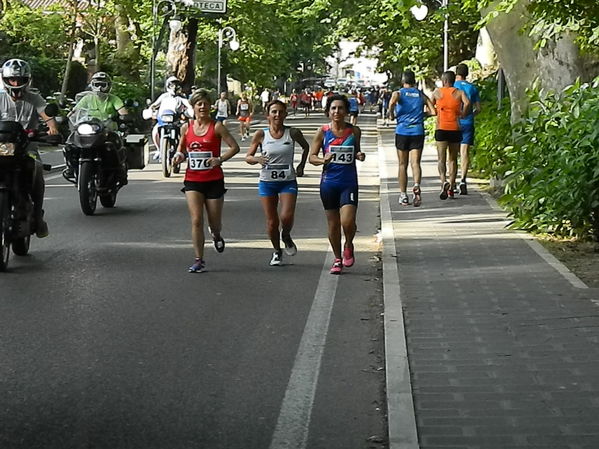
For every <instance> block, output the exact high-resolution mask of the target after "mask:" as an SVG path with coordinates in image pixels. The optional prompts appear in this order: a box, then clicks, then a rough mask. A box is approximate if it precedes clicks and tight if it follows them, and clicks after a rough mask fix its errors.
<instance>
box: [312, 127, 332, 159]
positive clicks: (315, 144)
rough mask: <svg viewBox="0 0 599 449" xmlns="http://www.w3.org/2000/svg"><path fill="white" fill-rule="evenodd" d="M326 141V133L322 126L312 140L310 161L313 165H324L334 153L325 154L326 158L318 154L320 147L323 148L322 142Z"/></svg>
mask: <svg viewBox="0 0 599 449" xmlns="http://www.w3.org/2000/svg"><path fill="white" fill-rule="evenodd" d="M323 141H324V133H323V132H322V128H319V129H318V132H317V133H316V135H315V136H314V139H313V140H312V146H311V147H310V157H309V159H308V160H309V161H310V163H311V164H312V165H324V164H326V163H327V162H329V161H330V160H331V157H333V156H332V154H331V153H328V154H326V155H325V156H324V158H322V157H320V156H318V153H320V149H321V148H322V142H323Z"/></svg>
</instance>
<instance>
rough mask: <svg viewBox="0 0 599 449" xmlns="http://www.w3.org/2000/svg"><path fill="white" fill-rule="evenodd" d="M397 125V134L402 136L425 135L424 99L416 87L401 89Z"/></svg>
mask: <svg viewBox="0 0 599 449" xmlns="http://www.w3.org/2000/svg"><path fill="white" fill-rule="evenodd" d="M395 117H396V118H397V127H396V128H395V134H401V135H402V136H422V135H424V99H423V98H422V94H421V92H420V90H418V89H416V88H415V87H403V88H401V89H399V99H398V101H397V104H396V105H395Z"/></svg>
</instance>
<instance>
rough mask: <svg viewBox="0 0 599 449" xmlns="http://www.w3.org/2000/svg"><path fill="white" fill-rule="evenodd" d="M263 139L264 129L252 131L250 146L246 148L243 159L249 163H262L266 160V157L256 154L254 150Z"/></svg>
mask: <svg viewBox="0 0 599 449" xmlns="http://www.w3.org/2000/svg"><path fill="white" fill-rule="evenodd" d="M263 140H264V131H263V130H262V129H259V130H258V131H256V132H255V133H254V136H253V137H252V142H251V143H250V147H249V148H248V152H247V153H246V155H245V161H246V162H247V163H248V164H250V165H255V164H261V165H264V164H266V163H267V162H268V158H267V157H264V156H262V155H260V156H256V151H257V150H258V147H259V146H260V145H261V144H262V142H263Z"/></svg>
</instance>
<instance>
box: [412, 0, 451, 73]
mask: <svg viewBox="0 0 599 449" xmlns="http://www.w3.org/2000/svg"><path fill="white" fill-rule="evenodd" d="M437 2H438V3H439V5H441V7H442V8H447V5H448V4H449V0H437ZM410 12H411V13H412V15H413V16H414V18H415V19H416V20H418V21H420V20H424V18H425V17H426V15H427V13H428V8H427V6H426V5H423V4H421V5H420V6H412V7H411V8H410ZM448 40H449V15H448V14H447V12H445V21H444V22H443V71H444V72H445V71H447V69H448V67H449V43H448Z"/></svg>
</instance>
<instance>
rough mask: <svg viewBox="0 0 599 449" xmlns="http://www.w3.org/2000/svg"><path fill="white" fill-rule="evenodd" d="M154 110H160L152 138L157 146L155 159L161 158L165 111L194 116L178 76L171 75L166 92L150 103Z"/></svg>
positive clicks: (165, 86)
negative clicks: (160, 132)
mask: <svg viewBox="0 0 599 449" xmlns="http://www.w3.org/2000/svg"><path fill="white" fill-rule="evenodd" d="M150 108H151V109H153V110H158V113H157V114H156V124H155V125H154V128H153V129H152V140H153V141H154V145H155V146H156V152H155V153H154V155H153V158H154V160H158V159H160V155H161V154H162V153H161V151H160V134H159V132H158V129H159V128H160V127H161V126H162V125H163V122H162V120H161V117H162V114H163V113H164V112H165V111H174V112H175V113H176V114H177V115H185V116H186V117H187V118H193V108H192V107H191V104H189V100H188V99H187V98H184V97H183V96H182V95H181V82H180V81H179V80H178V79H177V77H176V76H170V77H168V78H167V79H166V81H165V82H164V93H163V94H162V95H160V96H159V97H158V98H157V99H156V101H154V103H152V104H151V105H150Z"/></svg>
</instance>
